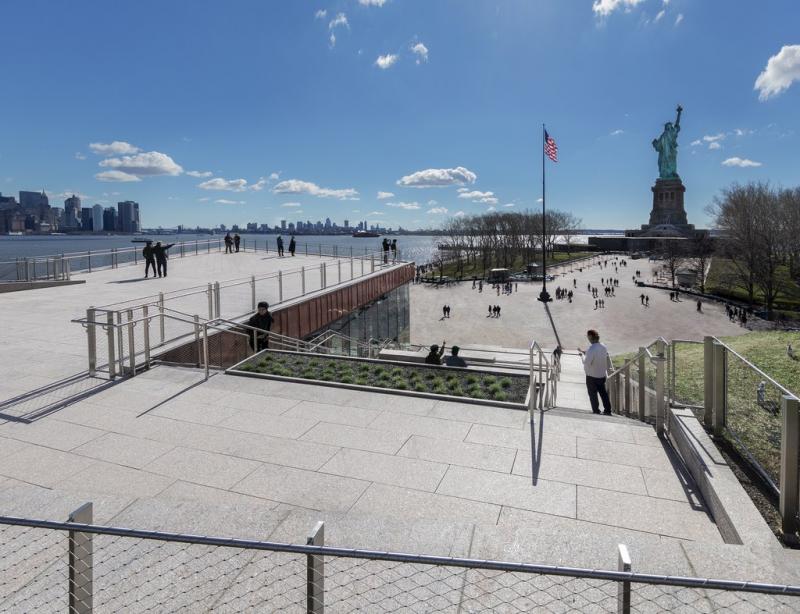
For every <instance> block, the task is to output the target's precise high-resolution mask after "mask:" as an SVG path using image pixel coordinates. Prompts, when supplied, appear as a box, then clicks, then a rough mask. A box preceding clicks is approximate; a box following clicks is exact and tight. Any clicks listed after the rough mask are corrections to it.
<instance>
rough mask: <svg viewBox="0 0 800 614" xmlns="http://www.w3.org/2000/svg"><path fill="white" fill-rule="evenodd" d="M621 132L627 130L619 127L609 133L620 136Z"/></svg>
mask: <svg viewBox="0 0 800 614" xmlns="http://www.w3.org/2000/svg"><path fill="white" fill-rule="evenodd" d="M620 134H625V131H624V130H622V129H621V128H617V129H616V130H613V131H612V132H611V134H609V135H608V136H619V135H620Z"/></svg>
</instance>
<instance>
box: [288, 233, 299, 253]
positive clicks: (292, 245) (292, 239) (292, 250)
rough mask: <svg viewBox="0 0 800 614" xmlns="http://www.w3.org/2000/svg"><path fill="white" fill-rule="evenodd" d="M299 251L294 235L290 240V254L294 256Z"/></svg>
mask: <svg viewBox="0 0 800 614" xmlns="http://www.w3.org/2000/svg"><path fill="white" fill-rule="evenodd" d="M296 249H297V242H296V241H295V240H294V235H292V237H291V238H290V239H289V253H290V254H291V255H292V256H294V252H295V250H296Z"/></svg>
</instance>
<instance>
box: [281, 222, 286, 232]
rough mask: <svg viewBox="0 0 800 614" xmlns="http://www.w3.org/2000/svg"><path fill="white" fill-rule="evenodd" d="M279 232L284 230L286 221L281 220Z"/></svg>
mask: <svg viewBox="0 0 800 614" xmlns="http://www.w3.org/2000/svg"><path fill="white" fill-rule="evenodd" d="M281 230H286V220H281Z"/></svg>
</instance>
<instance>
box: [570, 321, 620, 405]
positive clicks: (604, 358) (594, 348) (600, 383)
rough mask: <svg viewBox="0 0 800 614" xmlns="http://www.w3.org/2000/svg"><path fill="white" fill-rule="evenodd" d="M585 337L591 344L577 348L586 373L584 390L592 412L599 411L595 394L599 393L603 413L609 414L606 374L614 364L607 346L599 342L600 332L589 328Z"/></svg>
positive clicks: (609, 403) (609, 402) (609, 401)
mask: <svg viewBox="0 0 800 614" xmlns="http://www.w3.org/2000/svg"><path fill="white" fill-rule="evenodd" d="M586 337H587V338H588V339H589V343H590V344H591V345H590V346H589V349H587V350H586V351H585V352H584V351H583V350H582V349H581V348H578V352H580V355H581V360H582V361H583V370H584V372H585V373H586V391H587V392H588V393H589V403H590V404H591V406H592V413H595V414H599V413H600V403H599V402H598V400H597V396H598V395H600V399H601V400H602V401H603V413H604V414H605V415H606V416H610V415H611V400H610V399H609V398H608V391H607V390H606V375H607V374H608V370H609V369H613V368H614V364H613V363H612V362H611V357H610V356H609V355H608V348H607V347H606V346H605V345H603V344H602V343H600V333H598V332H597V331H596V330H594V329H591V330H588V331H586Z"/></svg>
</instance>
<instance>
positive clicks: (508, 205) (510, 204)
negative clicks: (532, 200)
mask: <svg viewBox="0 0 800 614" xmlns="http://www.w3.org/2000/svg"><path fill="white" fill-rule="evenodd" d="M503 206H504V207H514V206H515V205H514V203H507V204H505V205H503Z"/></svg>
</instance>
